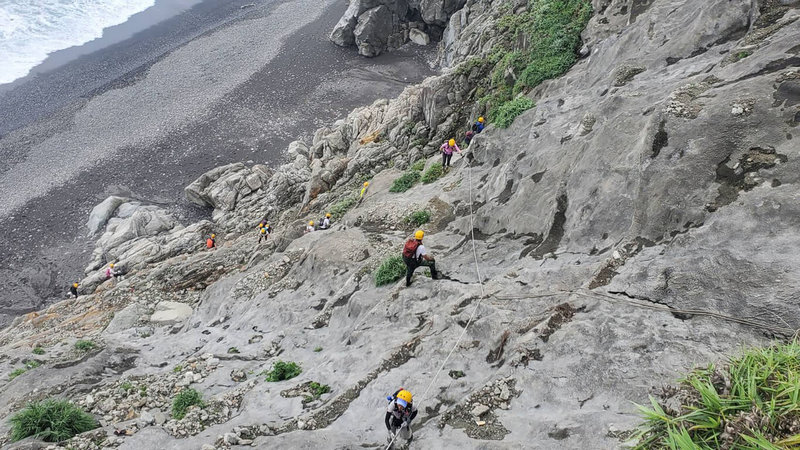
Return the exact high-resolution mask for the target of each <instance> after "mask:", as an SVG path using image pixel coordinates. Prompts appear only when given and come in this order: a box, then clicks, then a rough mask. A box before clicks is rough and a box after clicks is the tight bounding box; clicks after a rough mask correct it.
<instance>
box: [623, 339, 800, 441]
mask: <svg viewBox="0 0 800 450" xmlns="http://www.w3.org/2000/svg"><path fill="white" fill-rule="evenodd" d="M662 397H664V398H669V397H672V398H679V399H681V401H682V402H683V404H682V405H681V407H680V410H681V411H680V412H675V411H672V410H671V409H667V410H665V409H664V406H663V404H661V403H659V401H658V400H656V399H654V398H652V397H651V398H650V403H651V405H650V406H649V407H648V406H639V409H640V411H641V413H642V414H643V416H644V419H645V422H644V424H643V425H642V426H641V427H640V430H639V432H638V433H637V435H636V438H637V447H636V448H638V449H649V448H671V449H711V448H735V449H770V450H772V449H776V450H777V449H779V448H797V447H798V446H800V434H797V432H796V426H795V425H794V423H796V421H797V417H798V411H800V343H798V342H797V341H794V342H791V343H788V344H776V345H773V346H771V347H768V348H756V349H752V350H749V351H747V352H745V353H744V354H743V355H742V356H740V357H738V358H735V359H733V360H731V361H730V362H729V363H728V364H725V365H723V366H720V367H715V366H714V365H713V364H712V365H709V366H708V367H707V368H704V369H695V370H694V371H693V372H691V373H690V374H689V375H688V376H687V377H686V378H685V379H683V380H681V382H680V384H679V386H678V387H677V389H675V388H665V392H664V394H662Z"/></svg>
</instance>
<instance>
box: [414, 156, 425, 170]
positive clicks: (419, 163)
mask: <svg viewBox="0 0 800 450" xmlns="http://www.w3.org/2000/svg"><path fill="white" fill-rule="evenodd" d="M411 170H416V171H417V172H422V171H423V170H425V160H424V159H420V160H419V161H417V162H415V163H414V164H412V165H411Z"/></svg>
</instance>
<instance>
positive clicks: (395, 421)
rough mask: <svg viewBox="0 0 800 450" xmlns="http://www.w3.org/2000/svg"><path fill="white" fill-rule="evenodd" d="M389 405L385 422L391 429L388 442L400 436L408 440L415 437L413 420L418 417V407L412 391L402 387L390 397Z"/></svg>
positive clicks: (387, 427)
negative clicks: (412, 429) (415, 404)
mask: <svg viewBox="0 0 800 450" xmlns="http://www.w3.org/2000/svg"><path fill="white" fill-rule="evenodd" d="M387 400H389V406H388V408H386V417H385V418H384V423H385V424H386V429H387V430H388V431H389V436H388V437H387V441H388V442H393V441H395V440H397V438H398V437H401V438H403V439H406V440H408V442H409V443H411V440H412V439H414V435H413V433H412V432H411V421H412V420H414V418H415V417H417V408H416V407H415V406H414V403H413V397H412V395H411V392H408V391H407V390H405V389H402V388H401V389H400V390H399V391H397V392H395V394H394V395H393V396H391V397H388V398H387Z"/></svg>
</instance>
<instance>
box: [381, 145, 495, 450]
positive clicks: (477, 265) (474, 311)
mask: <svg viewBox="0 0 800 450" xmlns="http://www.w3.org/2000/svg"><path fill="white" fill-rule="evenodd" d="M462 159H463V157H462ZM467 179H468V180H469V228H470V237H471V241H472V257H473V259H474V260H475V273H476V275H477V277H478V285H479V286H480V288H481V297H480V298H479V299H478V302H477V303H476V304H475V308H473V309H472V314H470V316H469V320H468V321H467V324H466V325H465V326H464V329H463V330H461V334H460V335H459V336H458V339H456V343H455V344H454V345H453V348H452V349H450V352H449V353H448V354H447V356H446V357H445V358H444V361H442V364H441V365H440V366H439V369H438V370H437V371H436V373H435V374H434V375H433V378H431V382H430V383H428V387H427V388H425V391H424V392H423V393H422V395H421V396H419V397H418V398H420V399H424V398H425V397H426V396H427V395H428V392H430V390H431V387H433V384H434V383H435V382H436V379H437V378H438V377H439V374H440V373H442V370H443V369H444V366H445V364H447V362H448V361H449V360H450V357H452V356H453V353H454V352H455V351H456V348H458V345H459V344H460V343H461V340H462V339H463V338H464V335H465V334H466V333H467V330H468V329H469V326H470V325H471V324H472V322H473V321H474V320H475V314H477V312H478V308H480V306H481V303H483V299H485V298H486V290H485V288H484V286H483V275H482V274H481V268H480V263H479V262H478V251H477V250H476V248H475V223H474V221H475V211H474V210H473V202H474V201H473V190H472V170H471V168H469V166H468V167H467ZM399 434H400V433H399V432H398V433H395V434H394V436H393V437H392V440H391V441H389V445H387V446H386V450H389V449H391V448H392V445H393V444H394V441H395V440H396V439H397V436H398V435H399Z"/></svg>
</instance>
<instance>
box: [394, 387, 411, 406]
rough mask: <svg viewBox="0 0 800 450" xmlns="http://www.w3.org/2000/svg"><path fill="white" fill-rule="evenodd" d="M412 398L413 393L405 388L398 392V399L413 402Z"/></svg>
mask: <svg viewBox="0 0 800 450" xmlns="http://www.w3.org/2000/svg"><path fill="white" fill-rule="evenodd" d="M412 398H413V396H412V395H411V392H408V391H407V390H405V389H403V390H402V391H400V392H398V393H397V399H398V400H403V401H404V402H406V403H411V399H412Z"/></svg>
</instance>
